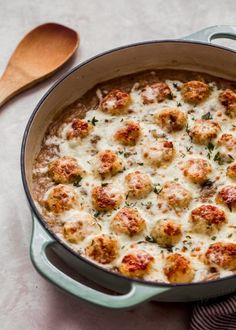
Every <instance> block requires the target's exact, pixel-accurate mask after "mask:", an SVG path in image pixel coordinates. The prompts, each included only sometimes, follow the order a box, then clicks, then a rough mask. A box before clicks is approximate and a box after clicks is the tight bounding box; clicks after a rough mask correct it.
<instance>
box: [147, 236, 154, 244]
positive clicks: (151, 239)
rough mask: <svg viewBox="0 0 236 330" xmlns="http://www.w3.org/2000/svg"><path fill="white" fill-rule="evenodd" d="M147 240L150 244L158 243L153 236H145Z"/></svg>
mask: <svg viewBox="0 0 236 330" xmlns="http://www.w3.org/2000/svg"><path fill="white" fill-rule="evenodd" d="M145 240H146V241H147V242H149V243H156V241H155V240H154V239H153V237H151V236H145Z"/></svg>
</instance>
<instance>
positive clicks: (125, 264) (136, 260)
mask: <svg viewBox="0 0 236 330" xmlns="http://www.w3.org/2000/svg"><path fill="white" fill-rule="evenodd" d="M153 262H154V258H153V256H152V255H150V254H149V253H148V252H145V251H141V250H140V251H135V252H133V253H129V254H127V255H125V256H124V258H123V259H122V262H121V264H120V266H119V270H120V272H121V274H122V275H125V276H128V277H137V278H142V277H144V276H145V275H147V274H149V273H150V272H151V270H152V264H153Z"/></svg>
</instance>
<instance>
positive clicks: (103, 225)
mask: <svg viewBox="0 0 236 330" xmlns="http://www.w3.org/2000/svg"><path fill="white" fill-rule="evenodd" d="M151 75H152V76H153V73H152V74H151ZM157 76H158V73H157ZM165 83H166V84H167V85H168V86H169V88H170V90H171V92H172V95H173V98H172V99H170V98H166V99H165V100H164V101H162V102H153V103H149V104H143V100H142V97H141V89H140V88H139V82H135V83H134V85H133V88H132V89H131V90H130V97H131V104H130V105H129V110H130V111H127V113H126V114H124V115H112V114H108V113H104V112H103V111H102V109H100V107H99V106H96V107H94V108H89V111H87V112H86V116H85V120H87V121H88V122H90V123H93V130H92V132H91V133H90V134H89V135H88V136H86V137H84V138H79V139H72V140H67V139H66V132H67V130H68V128H69V126H70V123H68V122H66V123H61V124H60V130H59V131H60V134H58V135H57V136H56V135H49V136H48V137H47V138H46V140H45V142H44V145H43V146H42V149H43V148H45V147H47V148H48V147H50V145H56V146H57V148H58V154H57V155H56V157H63V156H71V157H74V158H75V159H76V160H77V162H78V164H79V165H80V166H81V167H82V168H83V169H84V170H85V172H86V175H85V176H84V177H83V178H82V180H81V181H80V183H79V185H77V186H75V185H73V184H68V186H70V187H71V188H73V189H74V190H75V191H76V193H77V194H78V196H79V200H80V206H81V212H85V213H86V214H90V215H92V216H93V217H94V219H95V221H96V222H97V223H98V224H99V227H100V234H105V235H108V236H111V237H112V238H115V239H116V240H117V241H118V242H119V254H118V256H117V258H115V259H114V260H113V261H112V262H111V263H109V264H108V265H102V267H105V268H107V269H110V270H113V271H117V270H118V269H119V265H120V263H121V261H122V259H123V257H124V256H125V255H127V254H129V253H132V251H133V252H134V251H137V250H140V249H141V250H143V251H146V252H148V253H149V254H151V255H152V256H153V257H154V262H153V265H152V269H151V271H150V272H148V273H147V274H146V275H145V276H144V279H145V280H148V281H154V282H168V281H167V278H166V277H165V275H164V272H163V267H164V263H165V258H166V257H167V256H168V255H169V254H171V253H172V252H176V253H181V254H182V255H184V256H186V257H187V258H188V259H189V260H190V261H191V263H192V267H193V269H194V271H195V276H194V280H193V281H194V282H198V281H203V280H206V279H207V278H208V277H209V276H210V269H209V267H208V266H207V265H206V264H205V263H204V262H203V255H204V253H205V251H206V250H207V248H208V247H209V245H210V244H212V243H214V242H216V241H224V242H233V241H235V239H236V230H235V228H236V223H235V215H234V213H233V212H230V210H229V208H228V207H227V206H226V205H223V206H221V207H222V208H223V209H224V211H225V213H226V214H227V219H228V222H227V224H225V225H224V226H223V227H222V228H221V229H220V230H219V232H217V233H216V234H215V235H214V236H212V237H210V236H209V235H203V234H199V233H195V232H193V231H192V229H191V223H190V221H189V216H190V212H191V210H193V209H194V208H196V207H198V206H200V205H202V204H213V205H214V204H215V203H216V202H215V197H216V191H217V189H218V188H219V187H221V186H225V185H230V184H231V185H232V180H231V179H230V178H229V177H227V176H226V169H227V166H228V164H227V163H221V162H218V161H217V157H216V154H217V152H218V149H217V143H216V141H217V138H216V139H213V140H212V141H211V143H210V144H208V145H199V144H196V143H194V142H193V141H192V140H191V137H190V134H189V131H191V128H192V127H193V126H194V123H195V122H196V120H198V119H202V118H204V115H205V116H209V114H210V117H211V118H213V119H214V120H217V122H218V123H219V125H220V127H221V132H220V135H221V134H223V133H230V134H233V135H234V134H235V126H234V121H233V119H231V118H229V117H227V116H226V115H225V110H224V107H223V105H222V104H221V103H220V102H219V100H218V98H219V94H220V92H221V91H222V90H221V88H220V87H219V86H218V85H217V84H216V83H214V82H211V83H209V84H208V85H209V87H210V89H211V93H210V96H209V97H208V98H207V99H206V100H205V101H204V102H202V103H199V104H196V105H193V104H188V103H185V102H184V101H183V99H182V96H181V92H180V89H181V86H182V84H183V82H182V81H179V80H173V79H172V80H169V79H165ZM176 86H178V88H176ZM146 94H147V95H146V96H147V97H148V98H154V96H153V92H152V90H151V89H150V88H149V87H147V88H146ZM94 96H96V97H97V98H98V100H99V103H100V102H101V100H102V98H103V91H102V88H100V89H97V90H95V91H94ZM109 106H111V107H114V106H115V104H114V100H113V101H112V104H109ZM164 108H179V109H180V110H181V111H182V112H183V113H185V115H186V117H187V125H186V127H185V128H184V129H182V130H180V131H176V132H170V133H169V132H166V131H164V130H163V129H162V128H161V127H160V126H158V124H157V123H155V120H154V116H155V115H156V114H158V113H159V112H160V111H161V110H162V109H164ZM129 120H132V121H133V122H137V123H139V125H140V127H141V132H142V133H141V137H140V139H139V140H138V142H137V144H136V145H135V146H124V145H121V144H119V142H118V141H117V140H116V139H115V138H114V134H115V133H116V131H117V130H118V129H120V128H121V127H122V126H123V123H124V122H127V121H129ZM160 139H162V140H163V139H165V140H167V141H172V142H173V146H174V150H175V155H174V157H173V159H171V160H170V161H169V162H167V163H163V164H160V166H158V167H157V166H155V165H154V166H150V164H148V163H147V162H146V161H145V159H144V157H143V154H144V151H146V150H148V148H149V147H150V146H152V145H153V146H155V145H157V143H158V141H159V140H160ZM93 141H95V143H94V142H93ZM102 150H112V151H113V152H114V153H116V154H117V155H118V156H119V157H120V158H121V160H122V162H123V164H124V169H123V171H121V172H119V173H117V174H115V175H114V176H111V177H108V178H106V179H105V180H102V178H100V177H99V176H97V175H95V173H94V162H96V154H97V153H98V152H99V151H102ZM162 154H163V152H162V151H161V150H158V151H155V155H154V156H153V157H154V158H155V159H156V158H160V157H162V156H163V155H162ZM193 158H194V159H198V158H199V159H203V160H206V161H208V162H209V163H210V164H211V167H212V172H211V173H210V174H209V178H208V181H207V182H206V183H205V185H204V184H202V185H200V184H194V183H192V182H190V181H188V180H187V179H186V177H185V176H184V175H183V172H182V166H183V164H184V163H186V161H187V160H189V159H193ZM53 159H55V156H52V157H51V159H50V160H53ZM36 164H37V166H35V169H34V171H35V173H36V174H38V175H39V173H40V171H41V175H42V176H43V175H44V176H45V173H46V169H47V167H45V163H42V164H41V163H40V161H39V162H38V163H36ZM196 170H198V169H196ZM135 171H140V172H144V173H146V174H148V175H149V176H150V179H151V182H152V183H153V189H152V190H151V191H150V193H148V194H147V196H145V197H144V198H139V199H136V198H134V197H132V196H131V197H130V196H129V195H128V194H127V187H126V186H125V177H126V176H127V175H128V174H129V173H134V172H135ZM170 181H173V182H176V183H178V184H180V185H182V186H183V187H184V188H185V189H187V190H188V191H190V192H191V195H192V199H191V201H190V203H189V205H188V207H186V208H184V209H182V210H178V211H177V209H176V208H175V207H174V205H169V204H168V202H167V200H165V198H164V197H163V196H162V194H161V191H162V188H163V185H164V184H165V183H166V182H170ZM107 184H109V185H112V187H113V188H112V189H114V190H115V191H116V192H117V191H118V192H119V193H120V194H122V196H125V198H123V200H122V203H121V205H120V206H119V207H118V209H121V208H122V207H132V208H135V209H137V211H138V212H139V214H140V215H141V217H142V218H143V219H144V220H145V224H146V226H145V228H144V230H143V231H142V232H140V233H138V234H136V235H134V236H128V235H126V234H124V233H119V234H117V233H114V232H113V231H112V228H111V225H110V223H111V220H112V219H113V217H114V216H115V214H116V213H117V211H118V209H115V210H110V211H107V212H97V211H96V210H95V209H94V207H93V205H92V203H91V191H92V189H93V188H94V187H96V186H106V185H107ZM176 194H177V195H176V199H178V197H179V198H182V194H181V192H179V191H178V190H177V191H176ZM178 194H180V196H179V195H178ZM47 196H48V192H46V194H45V196H44V199H46V198H47ZM38 205H39V204H38ZM39 207H40V211H42V208H43V206H42V205H40V206H39ZM78 212H79V211H78V209H73V208H72V209H70V210H67V211H66V212H64V213H62V214H60V215H58V217H59V219H58V221H57V222H59V223H60V224H61V226H63V224H64V223H66V222H68V221H73V219H74V218H77V217H78ZM53 216H54V215H53ZM164 219H170V220H171V219H172V220H174V221H176V222H177V223H179V224H180V225H181V228H182V232H183V234H182V238H181V240H180V241H179V242H178V243H177V244H176V245H175V246H173V247H170V248H162V247H160V246H159V245H158V244H157V243H156V242H155V241H154V239H153V238H152V237H151V231H152V229H153V227H154V226H155V224H156V222H157V221H158V220H164ZM96 235H97V234H96ZM58 236H59V237H60V239H61V240H62V241H64V242H65V243H66V244H68V245H69V246H70V247H71V248H72V249H73V250H74V251H75V252H77V253H79V254H82V255H84V254H85V249H86V247H87V246H88V245H89V244H90V243H91V242H92V240H93V238H94V237H95V236H94V234H91V235H90V234H88V236H86V237H85V238H84V239H83V240H81V241H80V242H79V243H74V244H72V243H70V242H68V241H67V240H66V239H65V237H64V236H63V232H62V231H61V232H60V231H59V233H58ZM92 261H93V262H96V260H92ZM230 274H232V272H231V271H228V270H224V269H219V270H218V275H217V276H220V277H224V276H227V275H230Z"/></svg>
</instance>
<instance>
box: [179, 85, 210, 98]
mask: <svg viewBox="0 0 236 330" xmlns="http://www.w3.org/2000/svg"><path fill="white" fill-rule="evenodd" d="M181 94H182V97H183V99H184V101H185V102H188V103H200V102H202V101H204V100H206V99H207V98H208V96H209V95H210V89H209V86H208V85H207V84H205V83H204V82H202V81H197V80H193V81H188V82H186V83H185V84H183V86H182V88H181Z"/></svg>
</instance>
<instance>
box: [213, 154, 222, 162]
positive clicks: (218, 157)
mask: <svg viewBox="0 0 236 330" xmlns="http://www.w3.org/2000/svg"><path fill="white" fill-rule="evenodd" d="M213 160H214V161H215V162H217V163H218V164H219V165H223V164H224V160H223V159H222V157H221V154H220V153H219V152H217V153H216V154H215V156H214V159H213Z"/></svg>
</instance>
